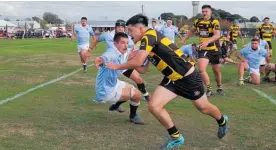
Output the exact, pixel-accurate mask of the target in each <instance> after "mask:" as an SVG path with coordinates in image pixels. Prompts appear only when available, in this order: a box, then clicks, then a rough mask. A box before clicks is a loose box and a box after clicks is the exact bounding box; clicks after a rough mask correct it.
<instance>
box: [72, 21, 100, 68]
mask: <svg viewBox="0 0 276 150" xmlns="http://www.w3.org/2000/svg"><path fill="white" fill-rule="evenodd" d="M90 36H91V37H92V38H93V41H95V40H96V35H95V34H94V31H93V29H92V27H91V26H90V25H88V24H87V18H86V17H82V18H81V24H77V25H74V26H73V34H72V37H71V39H72V40H74V39H75V38H76V37H77V41H78V46H77V47H78V53H79V55H80V60H81V62H82V64H83V71H84V72H87V65H86V62H87V58H88V55H89V54H88V52H89V51H90V49H89V37H90Z"/></svg>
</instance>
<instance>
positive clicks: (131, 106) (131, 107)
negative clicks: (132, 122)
mask: <svg viewBox="0 0 276 150" xmlns="http://www.w3.org/2000/svg"><path fill="white" fill-rule="evenodd" d="M129 107H130V115H129V117H130V118H134V117H135V116H136V115H137V114H136V111H137V108H138V106H133V105H131V104H129Z"/></svg>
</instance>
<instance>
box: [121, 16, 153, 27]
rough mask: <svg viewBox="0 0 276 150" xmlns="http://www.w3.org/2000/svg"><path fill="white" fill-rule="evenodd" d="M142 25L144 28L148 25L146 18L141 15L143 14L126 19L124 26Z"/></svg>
mask: <svg viewBox="0 0 276 150" xmlns="http://www.w3.org/2000/svg"><path fill="white" fill-rule="evenodd" d="M139 23H141V24H143V25H145V26H146V27H147V26H148V25H149V19H148V17H147V16H145V15H143V14H137V15H135V16H133V17H131V18H130V19H128V21H127V22H126V25H127V26H128V25H136V24H139Z"/></svg>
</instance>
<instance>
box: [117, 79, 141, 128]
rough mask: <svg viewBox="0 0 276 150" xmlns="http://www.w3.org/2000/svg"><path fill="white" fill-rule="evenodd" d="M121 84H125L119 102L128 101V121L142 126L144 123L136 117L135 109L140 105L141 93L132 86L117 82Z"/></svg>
mask: <svg viewBox="0 0 276 150" xmlns="http://www.w3.org/2000/svg"><path fill="white" fill-rule="evenodd" d="M119 82H121V84H125V87H124V88H122V93H121V97H120V99H121V100H124V101H127V100H130V104H129V107H130V114H129V121H130V122H133V123H135V124H144V121H143V120H142V119H140V117H139V116H138V115H137V109H138V107H139V105H140V98H141V93H140V91H139V90H138V89H136V88H135V87H134V86H133V85H130V84H128V83H125V82H123V81H119Z"/></svg>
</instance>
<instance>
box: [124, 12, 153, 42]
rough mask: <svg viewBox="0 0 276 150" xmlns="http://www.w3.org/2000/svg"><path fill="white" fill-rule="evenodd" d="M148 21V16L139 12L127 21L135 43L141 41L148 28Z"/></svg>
mask: <svg viewBox="0 0 276 150" xmlns="http://www.w3.org/2000/svg"><path fill="white" fill-rule="evenodd" d="M148 23H149V22H148V17H147V16H144V15H142V14H137V15H135V16H133V17H131V18H130V19H128V21H127V23H126V25H127V26H128V33H129V35H130V36H131V37H132V39H133V41H134V42H135V43H136V42H138V41H140V40H141V39H142V37H143V36H144V34H145V33H146V31H147V30H148Z"/></svg>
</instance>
